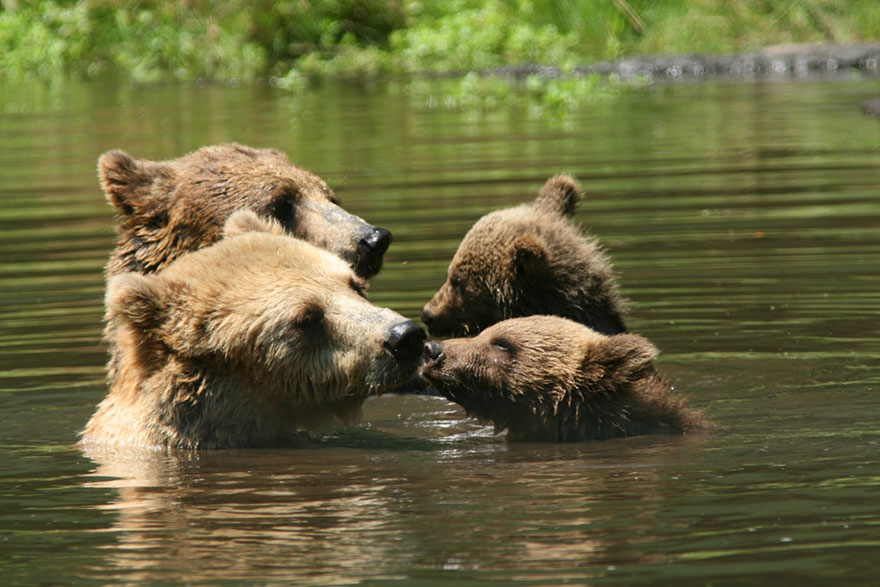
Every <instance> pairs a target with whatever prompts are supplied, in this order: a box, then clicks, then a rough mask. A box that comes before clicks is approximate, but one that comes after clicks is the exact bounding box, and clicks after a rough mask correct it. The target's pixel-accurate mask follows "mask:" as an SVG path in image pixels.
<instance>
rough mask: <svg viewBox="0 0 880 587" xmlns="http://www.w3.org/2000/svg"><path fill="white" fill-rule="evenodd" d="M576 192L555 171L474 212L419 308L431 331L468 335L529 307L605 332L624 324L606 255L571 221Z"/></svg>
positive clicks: (525, 312) (525, 313) (530, 310)
mask: <svg viewBox="0 0 880 587" xmlns="http://www.w3.org/2000/svg"><path fill="white" fill-rule="evenodd" d="M580 197H581V194H580V189H579V188H578V185H577V183H576V182H575V180H574V179H573V178H571V177H570V176H567V175H557V176H555V177H552V178H551V179H549V180H547V182H546V183H545V184H544V186H543V187H542V188H541V190H540V192H539V193H538V197H537V198H536V199H535V200H534V201H533V202H531V203H528V204H521V205H519V206H516V207H514V208H508V209H505V210H498V211H495V212H491V213H489V214H487V215H485V216H483V217H482V218H480V220H478V221H477V223H476V224H474V226H473V227H472V228H471V229H470V231H468V233H467V234H466V235H465V237H464V239H463V240H462V242H461V244H460V245H459V247H458V251H456V253H455V256H454V257H453V259H452V262H451V263H450V264H449V270H448V272H447V279H446V282H445V283H444V284H443V286H442V287H441V288H440V290H439V291H437V293H435V294H434V297H433V298H431V301H429V302H428V303H427V304H425V307H424V309H423V310H422V321H423V322H424V323H425V325H426V326H427V327H428V330H429V331H430V332H431V334H433V335H435V336H468V335H474V334H476V333H478V332H480V331H481V330H482V329H484V328H486V327H487V326H489V325H491V324H495V323H496V322H499V321H501V320H505V319H507V318H517V317H520V316H531V315H534V314H552V315H556V316H563V317H565V318H570V319H572V320H575V321H577V322H580V323H582V324H585V325H587V326H589V327H590V328H593V329H594V330H598V331H599V332H602V333H604V334H618V333H621V332H625V331H626V328H625V327H624V324H623V315H624V313H625V303H624V300H623V298H622V297H621V296H620V294H619V293H618V291H617V285H616V283H615V274H614V271H613V270H612V268H611V264H610V262H609V260H608V257H607V256H606V255H605V253H604V252H603V250H602V248H601V246H600V245H599V244H598V242H597V241H596V239H595V238H593V237H592V236H589V235H586V234H583V233H582V232H581V231H580V230H578V229H577V228H576V227H575V226H574V225H573V224H572V223H571V221H570V217H571V215H572V212H573V211H574V207H575V204H576V202H577V200H578V199H579V198H580Z"/></svg>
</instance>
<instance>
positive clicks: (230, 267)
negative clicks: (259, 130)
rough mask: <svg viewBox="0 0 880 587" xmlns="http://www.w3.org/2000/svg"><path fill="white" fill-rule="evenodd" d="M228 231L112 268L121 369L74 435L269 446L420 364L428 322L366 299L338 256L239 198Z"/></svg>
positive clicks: (340, 415)
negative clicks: (162, 256)
mask: <svg viewBox="0 0 880 587" xmlns="http://www.w3.org/2000/svg"><path fill="white" fill-rule="evenodd" d="M226 233H227V235H228V236H227V238H225V239H223V240H221V241H219V242H218V243H216V244H214V245H212V246H210V247H206V248H203V249H201V250H199V251H196V252H193V253H189V254H187V255H183V256H181V257H180V258H178V259H177V260H176V261H174V262H173V263H171V264H170V265H168V266H166V267H165V268H164V269H162V270H161V271H158V272H156V273H153V274H150V275H142V274H139V273H136V272H128V273H122V274H119V275H116V276H113V277H111V278H110V280H109V282H108V284H107V294H106V316H105V319H106V320H107V322H108V323H109V325H110V327H109V328H108V330H109V331H111V332H113V333H115V336H116V340H115V343H116V350H117V355H116V357H117V369H118V372H117V375H116V377H115V378H114V379H113V380H112V381H111V387H110V390H109V392H108V395H107V397H106V398H105V399H104V400H103V401H102V402H101V403H100V405H99V406H98V409H97V411H96V413H95V414H94V416H93V417H92V419H91V421H90V422H89V423H88V425H87V426H86V428H85V430H84V431H83V434H82V442H83V443H85V444H88V443H99V444H118V445H119V444H124V445H135V446H152V447H155V446H166V447H175V448H186V449H203V448H223V447H251V446H265V445H274V444H278V443H283V442H285V441H289V440H291V439H292V438H295V437H301V435H302V433H301V432H298V431H310V432H321V431H323V430H325V429H328V428H329V427H331V426H333V425H335V424H337V423H341V424H347V423H350V422H352V421H354V420H356V419H357V417H358V416H359V415H360V407H361V404H362V403H363V401H364V400H365V398H367V397H368V396H370V395H374V394H379V393H383V392H385V391H389V390H391V389H393V388H394V387H395V386H397V385H400V384H403V383H405V382H407V381H408V380H410V379H412V378H414V377H415V376H416V374H417V371H418V367H419V365H420V363H421V362H422V353H423V346H424V345H423V343H424V340H425V332H424V330H422V328H421V327H420V326H418V324H416V323H415V322H413V321H412V320H407V319H405V318H404V317H403V316H401V315H399V314H397V313H395V312H393V311H391V310H388V309H385V308H379V307H376V306H374V305H372V304H371V303H370V302H369V301H367V300H366V298H365V297H364V296H363V287H364V282H363V280H362V278H360V277H358V276H357V275H355V273H354V271H353V270H352V269H351V268H350V267H349V266H348V265H347V264H346V263H345V262H344V261H342V260H341V259H339V258H338V257H336V256H334V255H332V254H331V253H329V252H327V251H324V250H323V249H320V248H318V247H315V246H314V245H311V244H309V243H307V242H305V241H303V240H300V239H297V238H293V237H290V236H288V235H286V234H284V229H283V228H282V227H280V226H279V225H277V223H276V224H270V223H269V222H268V221H266V220H265V219H261V218H259V217H258V216H256V214H255V213H254V212H252V211H249V210H242V211H239V212H237V213H235V214H233V215H232V216H231V217H230V219H229V220H228V221H227V228H226Z"/></svg>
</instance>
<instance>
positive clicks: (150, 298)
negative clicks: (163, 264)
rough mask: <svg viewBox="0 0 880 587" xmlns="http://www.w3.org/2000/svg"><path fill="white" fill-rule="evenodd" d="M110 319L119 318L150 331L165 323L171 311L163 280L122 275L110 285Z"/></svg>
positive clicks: (136, 274) (108, 299) (108, 301)
mask: <svg viewBox="0 0 880 587" xmlns="http://www.w3.org/2000/svg"><path fill="white" fill-rule="evenodd" d="M105 303H106V306H107V314H108V316H111V317H112V316H120V317H122V318H123V319H124V320H125V321H126V322H128V323H129V324H131V325H133V326H135V327H137V328H139V329H141V330H150V329H152V328H155V327H156V326H158V325H159V324H161V323H162V321H163V319H164V315H165V313H166V311H167V309H168V300H167V292H166V290H165V288H164V283H163V282H162V281H161V278H159V277H155V276H152V275H141V274H139V273H133V272H132V273H120V274H119V275H115V276H113V277H111V278H110V279H109V281H108V282H107V294H106V296H105Z"/></svg>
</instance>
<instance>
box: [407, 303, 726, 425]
mask: <svg viewBox="0 0 880 587" xmlns="http://www.w3.org/2000/svg"><path fill="white" fill-rule="evenodd" d="M426 355H427V360H426V363H425V365H423V366H422V369H421V375H422V377H424V378H425V379H426V380H427V381H428V382H429V383H430V384H431V385H433V386H434V387H435V388H436V389H437V390H438V391H439V392H440V393H441V394H442V395H444V396H445V397H446V398H448V399H450V400H452V401H454V402H456V403H458V404H460V405H461V406H463V407H464V408H465V410H467V412H468V413H469V414H471V415H473V416H476V417H478V418H480V419H481V420H484V421H491V422H493V423H494V424H495V427H496V429H497V430H499V431H501V430H504V429H507V430H508V438H510V439H511V440H529V441H557V442H560V441H574V440H591V439H600V438H612V437H617V436H632V435H636V434H654V433H662V432H669V433H682V432H686V431H688V430H692V429H698V428H707V427H710V424H709V423H708V422H707V421H706V420H705V419H704V418H703V416H702V413H701V412H698V411H694V410H692V409H689V408H688V407H687V405H686V400H685V399H684V398H682V397H680V396H676V395H673V394H672V393H671V389H670V387H669V385H668V384H667V383H665V382H664V381H663V380H662V379H661V378H660V376H659V375H657V373H656V372H655V371H654V366H653V363H652V360H653V359H654V357H655V356H656V355H657V349H656V348H655V347H654V346H653V345H652V344H651V343H650V342H648V341H647V340H645V339H644V338H642V337H641V336H637V335H634V334H617V335H613V336H605V335H604V334H600V333H598V332H596V331H594V330H591V329H589V328H587V327H585V326H583V325H581V324H578V323H576V322H573V321H571V320H567V319H564V318H558V317H555V316H530V317H527V318H515V319H511V320H505V321H503V322H499V323H498V324H495V325H494V326H491V327H490V328H488V329H486V330H484V331H483V332H482V333H481V334H480V335H479V336H477V337H475V338H459V339H451V340H446V341H444V342H442V343H439V342H430V343H428V344H427V345H426Z"/></svg>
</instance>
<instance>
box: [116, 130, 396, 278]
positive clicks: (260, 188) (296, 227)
mask: <svg viewBox="0 0 880 587" xmlns="http://www.w3.org/2000/svg"><path fill="white" fill-rule="evenodd" d="M98 175H99V177H100V180H101V186H102V187H103V189H104V193H105V194H106V196H107V200H108V201H109V202H110V203H111V204H112V205H113V206H114V207H115V208H116V210H117V212H118V213H119V222H118V225H117V233H118V237H119V241H118V244H117V246H116V250H115V251H114V252H113V255H112V256H111V258H110V262H109V264H108V265H107V275H108V276H111V275H115V274H117V273H120V272H122V271H135V272H137V273H144V274H146V273H152V272H154V271H158V270H159V269H162V268H163V267H164V266H166V265H167V264H169V263H171V262H172V261H174V259H176V258H177V257H179V256H180V255H182V254H184V253H187V252H190V251H194V250H197V249H200V248H202V247H204V246H207V245H209V244H211V243H213V242H216V241H218V240H220V238H221V237H222V236H223V223H224V222H226V219H227V218H228V217H229V216H230V215H231V214H232V213H233V212H235V211H236V210H240V209H242V208H247V209H250V210H253V211H255V212H257V214H259V215H260V216H263V217H266V218H274V219H276V220H277V221H278V222H279V223H280V224H281V226H282V227H284V229H285V230H286V231H287V232H289V233H291V234H293V235H294V236H298V237H300V238H302V239H305V240H307V241H309V242H310V243H312V244H314V245H317V246H319V247H322V248H324V249H327V250H328V251H330V252H331V253H334V254H336V255H338V256H339V257H342V258H343V259H344V260H346V261H347V262H348V263H349V265H351V266H352V267H353V268H354V270H355V271H356V272H357V274H358V275H360V276H361V277H370V276H372V275H374V274H375V273H377V272H378V271H379V269H380V268H381V266H382V255H383V254H384V253H385V250H386V249H387V248H388V244H389V243H390V241H391V238H390V233H389V232H388V231H387V230H384V229H381V228H376V227H375V226H371V225H369V224H367V223H366V222H364V221H363V220H361V219H360V218H358V217H357V216H354V215H352V214H349V213H348V212H346V211H345V210H343V209H342V208H341V207H340V205H339V199H338V198H337V197H336V195H335V194H334V193H333V192H332V191H331V190H330V188H329V187H327V184H326V183H325V182H324V180H322V179H321V178H320V177H318V176H317V175H315V174H313V173H310V172H309V171H307V170H305V169H303V168H302V167H298V166H296V165H294V164H292V163H291V162H290V161H289V160H288V159H287V157H286V156H285V155H284V154H283V153H281V152H280V151H276V150H274V149H253V148H251V147H246V146H243V145H237V144H224V145H215V146H211V147H203V148H201V149H199V150H198V151H195V152H193V153H190V154H188V155H184V156H183V157H180V158H179V159H174V160H171V161H148V160H145V159H134V158H132V157H131V156H130V155H128V154H127V153H125V152H123V151H119V150H114V151H108V152H106V153H104V154H103V155H101V157H100V159H98Z"/></svg>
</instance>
